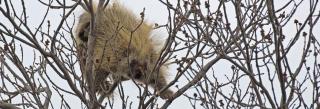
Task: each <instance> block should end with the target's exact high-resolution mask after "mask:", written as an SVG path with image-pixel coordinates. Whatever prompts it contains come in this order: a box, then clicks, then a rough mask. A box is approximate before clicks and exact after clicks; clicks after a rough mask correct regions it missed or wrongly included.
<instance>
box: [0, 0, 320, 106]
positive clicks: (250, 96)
mask: <svg viewBox="0 0 320 109" xmlns="http://www.w3.org/2000/svg"><path fill="white" fill-rule="evenodd" d="M91 2H92V1H91V0H89V1H88V2H84V1H77V0H73V1H68V2H66V1H64V0H49V1H48V2H44V1H41V0H39V1H38V3H40V4H41V6H42V7H46V11H45V14H43V16H40V17H41V20H35V19H37V18H34V19H32V18H29V16H28V14H29V12H30V11H28V9H30V8H32V7H28V6H30V5H27V4H28V3H27V2H25V1H23V0H21V1H15V0H1V1H0V11H1V16H0V18H1V21H0V54H1V56H0V62H1V63H0V65H1V70H0V71H1V72H0V78H1V79H0V80H1V82H0V85H1V86H0V108H6V107H5V106H7V108H8V107H10V108H18V107H19V108H26V107H29V108H40V109H46V108H72V107H70V104H72V103H73V101H74V100H72V99H74V98H76V99H77V100H78V101H79V103H80V104H81V107H82V108H94V107H101V108H116V105H119V104H120V105H121V106H119V107H121V108H168V107H169V106H174V105H175V104H174V103H173V102H175V101H177V100H182V99H180V98H185V99H187V100H185V101H187V102H189V103H188V104H189V106H190V107H192V108H208V109H211V108H281V109H287V108H319V105H320V102H319V98H320V96H319V94H320V91H319V84H318V83H319V80H320V78H319V75H320V64H319V62H318V60H319V59H320V58H319V57H318V54H319V52H320V50H319V48H320V43H319V41H318V40H319V37H318V36H317V35H318V34H319V23H318V21H319V17H320V7H319V6H318V5H319V1H318V0H286V1H277V2H276V1H272V0H247V1H240V0H217V1H210V0H205V1H200V0H199V1H198V0H184V1H183V0H177V1H169V0H167V1H163V0H159V1H156V2H160V3H161V4H162V5H164V6H166V9H167V10H165V11H166V12H168V17H167V18H168V19H167V23H166V24H155V27H156V28H160V29H161V28H162V29H165V30H166V32H167V34H168V38H167V39H166V41H165V44H164V46H163V48H162V55H161V58H160V59H159V62H163V63H167V64H169V66H172V67H174V68H175V69H174V70H171V73H170V74H171V75H173V78H172V80H171V81H170V84H169V85H168V86H167V88H169V87H170V88H172V89H175V91H176V92H175V94H174V95H173V96H172V97H171V98H170V99H167V100H160V98H159V97H157V96H156V94H155V93H154V92H153V91H151V90H149V89H148V88H147V87H144V86H141V85H139V84H136V86H137V87H136V89H139V91H138V92H139V95H135V96H131V95H130V96H129V95H127V94H126V93H125V86H124V85H122V84H121V85H120V86H119V87H118V88H117V91H118V95H115V96H113V97H110V98H107V99H103V98H102V97H101V96H100V95H96V94H94V93H93V92H92V91H90V89H88V88H89V87H92V84H85V83H84V81H83V78H82V75H81V74H82V73H81V72H80V70H79V65H78V61H77V58H76V54H75V47H74V46H75V45H74V37H73V34H72V30H73V28H74V26H75V25H74V24H75V20H74V19H75V16H73V13H74V11H75V9H76V8H86V9H87V10H89V12H92V10H91V9H92V7H91V6H92V5H90V4H91ZM108 3H109V1H105V0H100V2H99V3H98V4H99V6H100V7H102V6H107V5H108ZM90 10H91V11H90ZM301 12H303V13H301ZM50 13H58V14H57V15H60V16H59V17H56V18H55V19H54V21H58V22H57V23H56V24H53V23H51V22H53V21H52V20H48V15H49V14H50ZM93 15H94V14H93ZM92 20H93V21H94V17H93V18H92ZM34 22H36V24H38V26H35V24H34ZM92 26H94V25H92ZM89 40H90V39H89ZM87 59H90V56H89V57H88V58H87ZM87 67H88V68H90V64H89V65H88V66H87ZM136 96H138V97H136ZM114 99H119V100H120V102H119V104H116V103H117V102H115V100H114ZM56 100H59V102H56ZM160 102H164V103H160ZM57 104H58V105H57ZM132 104H134V105H132Z"/></svg>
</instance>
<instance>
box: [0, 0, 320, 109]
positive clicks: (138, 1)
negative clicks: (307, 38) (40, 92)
mask: <svg viewBox="0 0 320 109" xmlns="http://www.w3.org/2000/svg"><path fill="white" fill-rule="evenodd" d="M12 1H14V2H17V3H19V2H20V1H17V0H12ZM119 1H120V3H122V4H124V5H125V6H127V7H128V8H129V9H131V10H132V11H133V12H134V14H136V15H137V16H138V15H139V13H140V12H141V11H142V10H143V8H145V9H146V10H145V18H146V21H147V22H149V23H158V24H166V22H167V15H168V13H167V9H166V7H165V6H164V5H163V4H161V3H160V2H159V1H157V0H119ZM25 2H26V4H27V5H29V6H28V7H27V9H28V12H27V13H28V14H29V17H30V23H29V24H30V25H36V26H37V25H39V21H40V20H41V19H42V16H43V15H44V13H45V9H46V7H45V6H43V5H41V4H39V3H38V1H37V0H25ZM275 2H277V3H276V7H277V8H278V7H280V6H282V5H283V3H282V2H283V1H281V0H279V1H277V0H275ZM307 5H308V3H307V2H306V3H304V4H303V5H302V7H308V6H307ZM51 12H52V13H50V14H49V15H48V19H50V20H51V23H52V25H53V27H55V26H56V25H57V23H58V22H57V21H55V20H54V19H55V18H56V17H59V18H60V16H57V15H59V12H57V11H51ZM81 12H82V9H81V8H80V7H78V9H77V11H75V14H74V15H75V17H76V19H77V17H78V16H79V15H80V13H81ZM233 13H234V10H233V9H230V14H231V15H232V14H233ZM298 13H299V14H298ZM307 14H308V13H306V12H304V10H303V9H300V10H298V11H297V14H296V15H299V16H294V17H295V18H296V19H301V21H302V20H304V19H305V17H306V15H307ZM233 15H234V14H233ZM70 18H71V17H70ZM1 19H2V16H0V20H1ZM69 20H70V19H69ZM234 20H235V19H234ZM70 21H71V20H70ZM231 22H232V21H231ZM316 27H317V28H316V29H315V30H317V32H316V33H317V34H316V35H319V34H320V25H319V24H318V25H317V26H316ZM292 30H295V26H294V25H293V24H292V28H286V30H284V33H285V34H287V37H288V38H290V37H293V34H295V32H294V33H292ZM155 34H159V35H160V36H163V37H167V34H166V33H165V31H164V30H157V31H156V32H155ZM290 34H292V35H291V36H290ZM317 38H318V40H319V39H320V38H319V37H317ZM298 48H300V49H301V47H299V46H297V49H298ZM299 53H300V52H299ZM299 53H298V54H299ZM289 59H291V60H292V63H294V62H295V59H296V55H289ZM317 60H319V59H317ZM30 62H31V60H30ZM214 66H215V67H214V68H217V69H215V70H216V71H224V70H225V69H230V65H227V66H226V65H225V64H224V63H218V64H216V65H214ZM174 67H175V66H170V73H169V75H171V77H173V75H175V74H174V72H176V71H175V68H174ZM57 78H59V77H57ZM221 78H224V75H223V74H221ZM180 82H181V81H180ZM182 83H183V82H182ZM58 84H60V85H62V86H63V85H66V84H65V82H61V83H58ZM123 85H124V86H125V89H124V90H125V92H126V93H127V94H129V95H135V93H137V92H138V90H137V88H136V86H135V85H133V83H132V82H131V81H127V82H124V84H123ZM66 87H68V86H66ZM171 89H173V90H176V89H174V88H173V87H171ZM306 94H308V93H306ZM306 96H308V95H306ZM53 97H56V98H57V99H55V98H53V99H52V101H53V105H54V104H60V100H59V98H58V97H59V96H58V95H57V94H55V95H54V96H53ZM67 98H68V99H67V100H68V101H70V106H71V107H72V109H79V108H80V107H81V105H79V102H80V100H79V99H78V98H76V97H72V96H68V95H67ZM115 99H117V98H115ZM130 99H131V100H132V101H134V99H137V98H136V97H134V96H133V97H130ZM129 101H130V100H129ZM161 102H162V101H161V100H160V101H159V103H160V104H161ZM134 104H135V103H134ZM119 106H121V105H120V104H119ZM160 106H161V105H160ZM190 108H192V107H191V105H189V101H188V99H186V98H185V97H183V96H180V98H178V99H177V100H175V101H174V102H173V103H172V104H171V106H169V109H190ZM115 109H117V108H115Z"/></svg>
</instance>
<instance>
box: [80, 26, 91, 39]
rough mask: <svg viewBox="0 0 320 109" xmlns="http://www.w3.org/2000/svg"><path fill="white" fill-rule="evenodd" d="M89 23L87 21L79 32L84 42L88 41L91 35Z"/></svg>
mask: <svg viewBox="0 0 320 109" xmlns="http://www.w3.org/2000/svg"><path fill="white" fill-rule="evenodd" d="M89 25H90V23H86V24H85V26H84V28H83V29H82V30H81V31H80V32H79V38H80V39H81V40H82V41H84V42H87V41H88V35H89V29H90V28H89Z"/></svg>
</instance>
